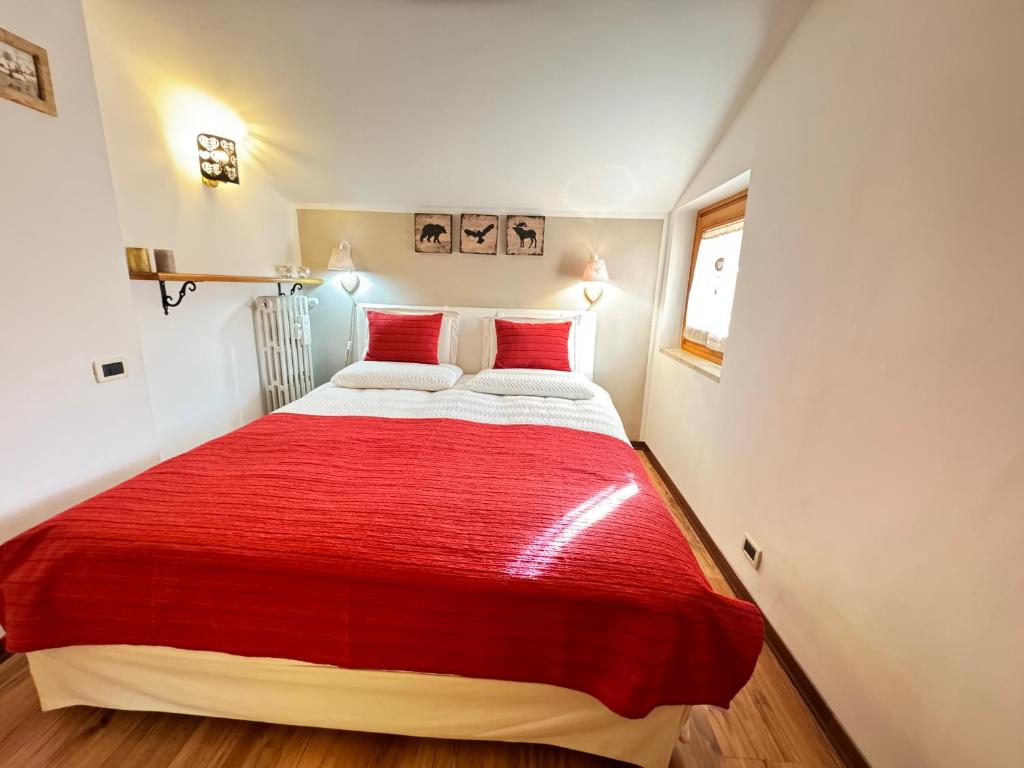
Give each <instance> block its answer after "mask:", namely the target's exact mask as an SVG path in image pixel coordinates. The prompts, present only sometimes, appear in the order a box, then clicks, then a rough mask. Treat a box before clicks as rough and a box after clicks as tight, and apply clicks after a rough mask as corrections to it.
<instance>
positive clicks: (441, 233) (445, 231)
mask: <svg viewBox="0 0 1024 768" xmlns="http://www.w3.org/2000/svg"><path fill="white" fill-rule="evenodd" d="M413 223H414V232H413V238H414V243H415V246H416V252H417V253H451V252H452V215H451V214H450V213H417V214H416V215H415V216H414V217H413Z"/></svg>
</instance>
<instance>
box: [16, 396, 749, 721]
mask: <svg viewBox="0 0 1024 768" xmlns="http://www.w3.org/2000/svg"><path fill="white" fill-rule="evenodd" d="M0 584H2V589H0V623H2V624H3V626H4V627H5V628H6V630H7V640H6V642H7V647H8V650H10V651H32V650H39V649H43V648H51V647H57V646H66V645H85V644H112V643H127V644H135V645H164V646H172V647H175V648H184V649H192V650H207V651H223V652H226V653H232V654H238V655H243V656H271V657H280V658H289V659H298V660H301V661H309V662H317V663H323V664H333V665H337V666H341V667H349V668H358V669H385V670H407V671H414V672H435V673H448V674H456V675H463V676H467V677H480V678H492V679H500V680H516V681H529V682H538V683H550V684H552V685H558V686H562V687H565V688H572V689H576V690H579V691H584V692H586V693H589V694H591V695H593V696H595V697H596V698H598V699H600V700H601V701H602V702H604V704H605V705H607V706H608V707H609V708H610V709H612V710H613V711H615V712H618V713H619V714H621V715H625V716H627V717H642V716H644V715H646V714H647V713H648V712H649V711H650V710H651V709H652V708H653V707H655V706H657V705H660V704H717V705H719V706H726V705H728V703H729V701H730V700H731V699H732V697H733V696H734V695H735V694H736V692H737V691H738V690H739V689H740V688H741V687H742V686H743V685H744V683H745V682H746V681H747V679H748V678H749V677H750V675H751V672H752V671H753V668H754V663H755V661H756V659H757V656H758V653H759V652H760V649H761V642H762V637H763V626H762V621H761V616H760V614H759V613H758V611H757V609H756V608H755V607H754V606H752V605H750V604H749V603H745V602H741V601H738V600H733V599H730V598H727V597H723V596H721V595H718V594H715V593H714V592H712V591H711V589H710V588H709V586H708V583H707V581H706V580H705V579H704V576H703V574H702V573H701V571H700V568H699V566H698V565H697V562H696V560H695V559H694V556H693V554H692V553H691V551H690V549H689V547H688V546H687V544H686V541H685V540H684V538H683V536H682V534H681V533H680V532H679V530H678V529H677V527H676V524H675V522H674V521H673V520H672V518H671V516H670V514H669V512H668V510H667V509H666V508H665V505H664V504H663V502H662V501H661V499H660V497H659V496H658V493H657V492H656V491H655V489H654V488H653V487H652V485H651V484H650V482H649V481H648V479H647V477H646V475H645V473H644V470H643V467H642V465H641V464H640V462H639V460H638V459H637V457H636V455H635V452H634V451H633V450H632V449H631V448H630V447H629V446H628V445H626V444H625V443H622V442H621V441H619V440H616V439H615V438H613V437H608V436H605V435H598V434H593V433H589V432H583V431H579V430H573V429H566V428H562V427H544V426H525V425H524V426H504V425H502V426H495V425H487V424H477V423H472V422H465V421H457V420H451V419H382V418H373V417H338V416H301V415H292V414H273V415H270V416H267V417H265V418H263V419H260V420H258V421H256V422H253V423H252V424H250V425H248V426H246V427H243V428H242V429H239V430H237V431H235V432H232V433H230V434H228V435H225V436H224V437H221V438H219V439H217V440H213V441H212V442H209V443H206V444H205V445H202V446H200V447H198V448H196V449H195V450H193V451H191V452H189V453H186V454H184V455H182V456H179V457H177V458H174V459H171V460H170V461H165V462H163V463H162V464H159V465H157V466H155V467H153V468H152V469H150V470H148V471H146V472H143V473H142V474H140V475H138V476H137V477H134V478H132V479H131V480H128V481H127V482H125V483H122V484H121V485H119V486H117V487H115V488H113V489H111V490H109V491H107V492H105V493H102V494H100V495H98V496H96V497H94V498H92V499H89V500H88V501H85V502H83V503H81V504H79V505H77V506H75V507H72V508H71V509H69V510H67V511H66V512H64V513H62V514H60V515H57V516H56V517H54V518H52V519H50V520H48V521H46V522H44V523H42V524H40V525H38V526H36V527H35V528H33V529H32V530H30V531H27V532H25V533H23V534H21V535H20V536H18V537H17V538H15V539H13V540H11V541H9V542H7V543H6V544H4V545H3V546H2V547H0Z"/></svg>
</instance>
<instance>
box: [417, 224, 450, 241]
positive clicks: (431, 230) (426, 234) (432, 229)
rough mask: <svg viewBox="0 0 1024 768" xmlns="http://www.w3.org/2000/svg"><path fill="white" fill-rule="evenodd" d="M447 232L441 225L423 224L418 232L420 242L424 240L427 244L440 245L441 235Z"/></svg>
mask: <svg viewBox="0 0 1024 768" xmlns="http://www.w3.org/2000/svg"><path fill="white" fill-rule="evenodd" d="M447 231H448V230H447V229H445V228H444V226H442V225H441V224H425V225H424V226H423V229H421V230H420V242H421V243H422V242H423V241H424V240H426V241H427V242H428V243H437V244H438V245H440V244H441V235H443V234H444V233H445V232H447Z"/></svg>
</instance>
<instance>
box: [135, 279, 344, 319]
mask: <svg viewBox="0 0 1024 768" xmlns="http://www.w3.org/2000/svg"><path fill="white" fill-rule="evenodd" d="M128 277H129V278H131V279H132V280H151V281H153V282H158V283H160V304H161V306H163V308H164V314H165V315H166V314H168V312H169V311H170V310H171V309H172V308H173V307H176V306H178V305H179V304H181V302H182V300H183V299H184V298H185V293H186V292H188V291H195V289H196V283H277V295H278V296H284V295H285V292H284V289H283V288H281V285H282V283H290V284H291V286H292V289H291V291H290V293H295V291H301V290H302V286H304V285H323V282H324V281H323V280H321V279H320V278H319V277H270V276H267V277H262V276H259V275H202V274H197V273H195V272H129V273H128ZM167 283H181V290H180V291H178V298H177V299H172V298H171V297H170V295H169V294H168V293H167Z"/></svg>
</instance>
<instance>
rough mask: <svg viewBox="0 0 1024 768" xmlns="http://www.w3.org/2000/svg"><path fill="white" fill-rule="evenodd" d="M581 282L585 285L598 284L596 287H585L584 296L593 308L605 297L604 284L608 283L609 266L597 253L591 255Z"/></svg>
mask: <svg viewBox="0 0 1024 768" xmlns="http://www.w3.org/2000/svg"><path fill="white" fill-rule="evenodd" d="M580 280H582V281H583V282H584V283H596V285H584V286H583V296H584V298H586V300H587V302H588V303H589V304H590V306H591V308H593V306H594V305H595V304H597V302H599V301H600V300H601V297H602V296H604V284H605V283H607V282H608V266H607V265H606V264H605V263H604V259H602V258H600V257H599V256H598V255H597V253H592V254H590V258H589V259H588V260H587V264H586V266H585V267H584V268H583V276H582V277H581V278H580Z"/></svg>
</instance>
